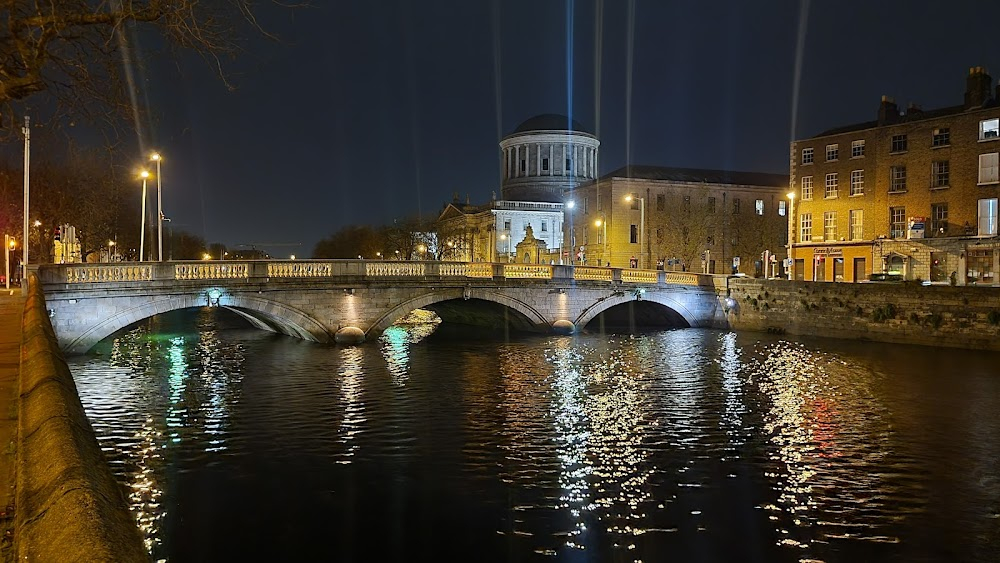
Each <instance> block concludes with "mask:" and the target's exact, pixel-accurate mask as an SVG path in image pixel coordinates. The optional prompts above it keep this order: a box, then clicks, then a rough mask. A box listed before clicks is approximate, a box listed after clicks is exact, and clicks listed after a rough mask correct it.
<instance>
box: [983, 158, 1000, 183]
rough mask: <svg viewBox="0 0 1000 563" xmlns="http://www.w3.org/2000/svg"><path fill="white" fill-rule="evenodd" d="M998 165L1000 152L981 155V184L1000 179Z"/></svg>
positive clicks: (995, 181) (999, 163)
mask: <svg viewBox="0 0 1000 563" xmlns="http://www.w3.org/2000/svg"><path fill="white" fill-rule="evenodd" d="M998 165H1000V153H996V152H991V153H989V154H981V155H979V185H983V184H996V183H997V182H998V181H1000V176H998V174H997V167H998Z"/></svg>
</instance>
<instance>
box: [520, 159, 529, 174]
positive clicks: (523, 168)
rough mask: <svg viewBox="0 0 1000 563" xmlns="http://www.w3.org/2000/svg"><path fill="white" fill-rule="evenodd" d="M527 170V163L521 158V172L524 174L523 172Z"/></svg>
mask: <svg viewBox="0 0 1000 563" xmlns="http://www.w3.org/2000/svg"><path fill="white" fill-rule="evenodd" d="M527 168H528V161H527V160H524V159H523V158H522V159H521V172H524V171H525V170H527Z"/></svg>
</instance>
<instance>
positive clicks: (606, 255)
mask: <svg viewBox="0 0 1000 563" xmlns="http://www.w3.org/2000/svg"><path fill="white" fill-rule="evenodd" d="M594 226H595V227H597V228H598V229H603V232H602V233H601V254H602V256H601V258H602V260H601V261H602V262H603V263H607V264H610V263H611V249H610V248H609V247H608V219H607V217H605V216H604V215H601V218H600V219H598V220H596V221H594ZM602 265H603V264H598V266H602Z"/></svg>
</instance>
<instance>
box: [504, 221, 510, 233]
mask: <svg viewBox="0 0 1000 563" xmlns="http://www.w3.org/2000/svg"><path fill="white" fill-rule="evenodd" d="M503 230H505V231H510V220H509V219H508V220H507V221H504V222H503Z"/></svg>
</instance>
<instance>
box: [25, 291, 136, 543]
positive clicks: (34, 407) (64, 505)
mask: <svg viewBox="0 0 1000 563" xmlns="http://www.w3.org/2000/svg"><path fill="white" fill-rule="evenodd" d="M22 322H23V340H22V342H21V368H20V382H19V395H20V396H19V400H18V438H17V440H18V441H17V460H16V480H17V491H16V501H15V502H16V508H15V537H14V543H15V545H16V550H17V559H18V560H19V561H39V562H47V561H53V562H55V561H149V555H148V553H147V552H146V550H145V548H144V546H143V541H142V537H141V535H140V533H139V530H138V528H137V527H136V525H135V521H134V519H133V518H132V516H131V514H130V513H129V510H128V505H127V503H126V500H125V496H124V492H123V491H122V489H121V487H120V485H119V484H118V483H117V482H116V481H115V479H114V476H113V475H112V474H111V470H110V469H109V467H108V464H107V462H106V460H105V458H104V455H103V454H102V452H101V450H100V447H99V446H98V444H97V439H96V438H95V436H94V431H93V429H92V428H91V426H90V422H89V421H88V420H87V415H86V414H85V412H84V410H83V405H82V404H81V403H80V398H79V395H78V394H77V389H76V385H75V384H74V383H73V377H72V375H71V374H70V370H69V367H68V366H67V364H66V361H65V359H64V358H63V355H62V352H60V350H59V345H58V343H57V340H56V336H55V333H54V332H53V330H52V325H51V323H50V322H49V315H48V311H47V309H46V307H45V298H44V296H43V295H42V292H41V284H40V283H38V279H37V277H35V276H34V275H32V279H31V283H30V292H29V295H28V299H27V303H26V305H25V310H24V317H23V320H22Z"/></svg>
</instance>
